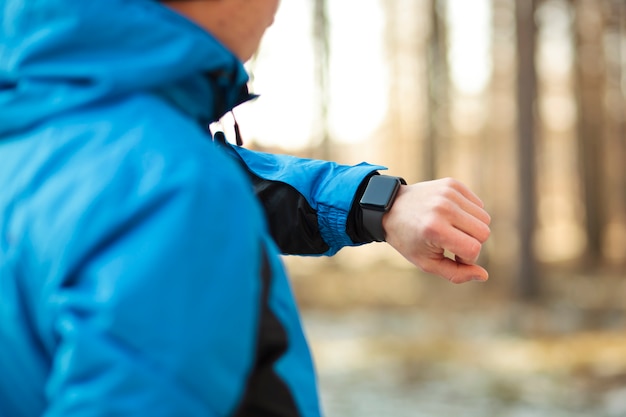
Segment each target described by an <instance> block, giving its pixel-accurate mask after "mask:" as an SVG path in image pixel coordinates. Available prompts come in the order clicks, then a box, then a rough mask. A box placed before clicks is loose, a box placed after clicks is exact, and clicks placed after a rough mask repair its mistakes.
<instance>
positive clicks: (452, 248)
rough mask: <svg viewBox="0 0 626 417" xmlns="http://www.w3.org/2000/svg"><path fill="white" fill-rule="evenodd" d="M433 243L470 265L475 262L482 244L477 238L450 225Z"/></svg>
mask: <svg viewBox="0 0 626 417" xmlns="http://www.w3.org/2000/svg"><path fill="white" fill-rule="evenodd" d="M434 243H435V245H437V246H439V247H441V248H445V250H447V251H449V252H452V253H453V254H455V255H456V256H458V257H459V258H460V259H461V260H463V262H464V263H466V264H470V265H471V264H474V263H476V260H477V259H478V256H480V251H481V249H482V244H481V242H480V241H479V240H478V239H476V238H475V237H473V236H471V235H469V234H467V233H465V232H463V231H461V230H459V229H456V228H454V227H450V228H449V230H448V231H447V232H446V233H443V234H442V235H441V236H440V240H439V241H438V242H434Z"/></svg>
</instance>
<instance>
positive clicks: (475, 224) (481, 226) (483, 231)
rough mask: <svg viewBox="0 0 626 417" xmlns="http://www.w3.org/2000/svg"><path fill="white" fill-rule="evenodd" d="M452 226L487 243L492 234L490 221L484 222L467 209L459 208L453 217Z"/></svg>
mask: <svg viewBox="0 0 626 417" xmlns="http://www.w3.org/2000/svg"><path fill="white" fill-rule="evenodd" d="M452 226H454V227H455V228H457V229H458V230H459V231H461V232H463V233H467V234H468V235H470V236H472V237H473V238H475V239H477V240H478V241H479V242H480V243H485V242H486V241H487V239H488V238H489V235H490V234H491V229H489V226H488V223H485V222H483V221H482V220H480V219H478V218H476V217H475V216H473V215H472V214H470V213H468V212H467V211H462V210H459V211H458V212H457V213H456V214H455V216H454V217H453V219H452Z"/></svg>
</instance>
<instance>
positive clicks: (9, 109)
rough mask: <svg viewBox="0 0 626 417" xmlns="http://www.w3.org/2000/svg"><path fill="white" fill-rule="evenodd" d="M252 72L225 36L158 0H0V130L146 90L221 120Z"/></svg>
mask: <svg viewBox="0 0 626 417" xmlns="http://www.w3.org/2000/svg"><path fill="white" fill-rule="evenodd" d="M208 74H210V75H212V76H211V77H210V78H211V80H212V81H211V82H209V77H207V75H208ZM247 79H248V76H247V74H246V71H245V69H244V67H243V64H242V63H241V62H240V61H239V60H238V59H237V58H236V57H235V56H234V55H233V54H232V53H230V52H229V51H228V50H227V49H226V48H225V47H224V46H223V45H222V44H221V43H219V42H218V41H217V40H216V39H215V38H213V37H212V36H211V35H210V34H209V33H207V32H206V31H204V30H203V29H201V28H200V27H198V26H196V25H195V24H193V23H192V22H191V21H189V20H187V19H186V18H184V17H182V16H180V15H178V14H177V13H175V12H174V11H172V10H170V9H168V8H166V7H164V6H163V5H161V4H159V3H158V2H156V1H154V0H88V1H82V0H81V1H76V0H0V138H1V137H2V136H4V135H6V134H8V133H10V132H12V131H17V130H20V129H24V128H27V127H29V126H32V125H34V124H37V123H38V122H40V121H43V120H44V119H46V118H49V117H51V116H54V115H56V114H59V113H62V112H65V111H68V110H71V109H73V108H76V107H79V106H85V105H89V104H91V103H95V102H98V101H103V100H109V99H115V98H116V97H119V96H122V95H125V94H129V93H133V92H138V91H147V92H156V93H159V94H162V95H164V96H166V97H167V98H168V99H170V100H172V101H174V102H176V104H177V105H178V106H180V107H183V110H184V111H186V112H187V113H189V114H191V115H192V116H193V117H197V118H199V119H203V120H207V121H213V120H215V119H217V118H219V117H220V116H221V115H222V114H223V113H224V112H226V111H228V110H229V109H230V108H232V107H233V106H235V105H236V104H239V102H241V101H242V100H243V99H242V90H243V89H245V84H246V81H247ZM232 86H238V88H233V87H232ZM215 88H218V89H219V90H220V91H218V92H215V94H212V95H211V94H209V93H210V92H211V89H215ZM214 95H218V96H219V97H220V100H221V103H214V102H213V101H211V102H209V101H208V100H209V99H208V98H207V97H211V96H214Z"/></svg>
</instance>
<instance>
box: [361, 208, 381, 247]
mask: <svg viewBox="0 0 626 417" xmlns="http://www.w3.org/2000/svg"><path fill="white" fill-rule="evenodd" d="M385 213H386V211H378V210H371V209H365V208H364V209H363V226H364V227H365V229H366V230H367V231H368V232H369V234H370V235H372V237H373V238H374V240H375V241H377V242H384V241H385V229H383V215H384V214H385Z"/></svg>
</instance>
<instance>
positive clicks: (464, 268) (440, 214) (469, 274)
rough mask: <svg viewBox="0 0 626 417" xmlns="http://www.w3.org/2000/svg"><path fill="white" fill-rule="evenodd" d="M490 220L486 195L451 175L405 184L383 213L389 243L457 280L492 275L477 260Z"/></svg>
mask: <svg viewBox="0 0 626 417" xmlns="http://www.w3.org/2000/svg"><path fill="white" fill-rule="evenodd" d="M490 222H491V217H490V216H489V214H487V212H486V211H485V210H484V205H483V203H482V201H480V199H479V198H478V197H477V196H476V195H475V194H474V193H473V192H471V191H470V190H469V189H468V188H467V187H466V186H465V185H463V184H462V183H460V182H459V181H456V180H454V179H451V178H445V179H440V180H435V181H426V182H420V183H416V184H413V185H403V186H402V187H401V188H400V190H399V191H398V195H397V197H396V200H395V202H394V204H393V206H392V207H391V210H390V211H389V212H388V213H387V214H385V215H384V216H383V228H384V229H385V234H386V240H387V243H389V244H390V245H391V246H392V247H393V248H394V249H395V250H397V251H398V252H399V253H400V254H401V255H402V256H404V257H405V258H406V259H408V260H409V261H410V262H411V263H413V264H414V265H416V266H418V267H419V268H420V269H422V270H423V271H424V272H427V273H431V274H435V275H439V276H441V277H443V278H445V279H447V280H448V281H450V282H452V283H455V284H460V283H463V282H468V281H486V280H487V279H488V278H489V274H488V273H487V271H486V270H485V269H484V268H482V267H481V266H479V265H476V261H477V259H478V256H479V255H480V250H481V248H482V244H483V243H485V241H486V240H487V238H488V237H489V234H490V233H491V232H490V230H489V223H490ZM445 251H448V252H451V253H453V254H454V255H455V259H454V260H453V259H450V258H448V257H446V256H445V254H444V252H445Z"/></svg>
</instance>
